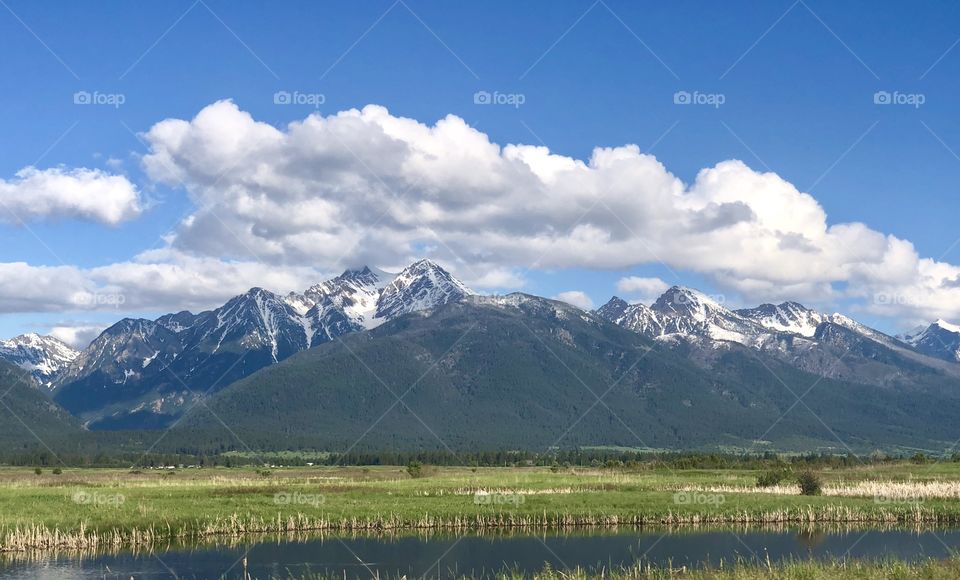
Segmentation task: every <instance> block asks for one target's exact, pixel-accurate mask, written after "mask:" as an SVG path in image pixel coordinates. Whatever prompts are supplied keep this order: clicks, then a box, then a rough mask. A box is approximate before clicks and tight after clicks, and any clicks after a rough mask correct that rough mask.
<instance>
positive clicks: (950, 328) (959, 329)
mask: <svg viewBox="0 0 960 580" xmlns="http://www.w3.org/2000/svg"><path fill="white" fill-rule="evenodd" d="M934 324H936V325H937V326H939V327H940V328H942V329H944V330H946V331H947V332H952V333H954V334H960V326H957V325H956V324H951V323H949V322H947V321H946V320H944V319H942V318H940V319H938V320H937V321H936V322H934Z"/></svg>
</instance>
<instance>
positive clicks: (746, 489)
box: [671, 481, 960, 501]
mask: <svg viewBox="0 0 960 580" xmlns="http://www.w3.org/2000/svg"><path fill="white" fill-rule="evenodd" d="M671 489H675V490H676V491H688V492H703V493H762V494H770V495H800V486H799V485H796V484H779V485H772V486H769V487H756V486H743V485H708V486H695V485H685V486H681V487H678V488H671ZM823 495H825V496H834V497H872V498H882V499H887V500H890V501H911V500H924V499H960V482H957V481H858V482H853V483H843V482H839V483H833V484H828V485H824V486H823Z"/></svg>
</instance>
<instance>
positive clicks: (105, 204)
mask: <svg viewBox="0 0 960 580" xmlns="http://www.w3.org/2000/svg"><path fill="white" fill-rule="evenodd" d="M142 211H143V203H142V201H141V199H140V193H139V191H138V190H137V187H136V186H135V185H134V184H133V183H131V182H130V181H129V180H128V179H127V178H126V177H124V176H122V175H112V174H110V173H106V172H104V171H101V170H99V169H86V168H76V169H65V168H62V167H56V168H50V169H37V168H36V167H25V168H23V169H21V170H20V171H18V172H17V173H16V175H14V177H13V179H9V180H4V179H0V219H2V220H4V221H9V222H14V223H17V222H20V221H32V220H38V219H42V218H78V219H84V220H90V221H97V222H101V223H104V224H108V225H116V224H118V223H120V222H123V221H126V220H130V219H133V218H135V217H137V216H138V215H140V213H141V212H142Z"/></svg>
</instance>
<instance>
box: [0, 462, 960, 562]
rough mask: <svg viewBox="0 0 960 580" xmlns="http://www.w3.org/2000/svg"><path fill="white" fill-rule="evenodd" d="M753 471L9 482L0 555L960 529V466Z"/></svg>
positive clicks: (49, 476) (309, 470) (317, 470)
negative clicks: (268, 535)
mask: <svg viewBox="0 0 960 580" xmlns="http://www.w3.org/2000/svg"><path fill="white" fill-rule="evenodd" d="M757 475H758V472H756V471H750V470H681V471H673V470H669V469H658V470H648V471H638V472H626V471H622V470H616V469H609V470H608V469H566V470H562V471H559V472H552V471H551V470H549V469H545V468H476V469H471V468H430V467H427V468H425V470H424V474H423V476H422V477H419V478H413V477H411V476H410V475H409V474H408V472H407V470H406V468H402V467H372V468H361V467H343V468H337V467H306V468H279V469H272V470H270V471H269V472H268V471H263V470H254V469H246V468H244V469H240V468H233V469H228V468H208V469H179V470H175V471H172V470H143V471H140V472H129V471H127V470H112V469H64V470H63V472H62V473H60V474H53V473H51V472H50V471H49V470H48V471H45V472H44V473H42V474H40V475H37V474H35V473H34V472H33V470H31V469H20V468H3V469H0V550H6V551H18V550H28V549H37V548H68V549H97V548H108V547H118V546H124V545H150V544H153V543H158V542H160V541H166V540H170V539H180V540H193V539H198V538H201V537H204V536H215V535H237V534H244V533H251V532H291V531H309V530H333V531H336V530H339V531H374V532H377V531H383V530H397V529H435V530H441V529H442V530H467V529H499V528H522V527H528V528H535V527H547V526H589V525H635V524H647V525H649V524H666V525H685V524H696V523H700V524H710V523H786V522H833V523H879V522H886V523H901V524H915V523H960V500H958V499H957V498H958V497H960V464H954V463H937V464H930V465H922V466H918V465H913V464H909V463H898V464H890V465H879V466H869V467H859V468H850V469H840V470H827V471H821V472H819V475H820V477H821V478H822V480H823V482H824V495H822V496H815V497H812V496H801V495H799V492H798V490H797V489H793V488H792V487H791V486H780V487H778V488H771V489H770V490H763V489H758V488H757V487H756V485H755V484H756V479H757Z"/></svg>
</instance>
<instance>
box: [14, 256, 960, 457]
mask: <svg viewBox="0 0 960 580" xmlns="http://www.w3.org/2000/svg"><path fill="white" fill-rule="evenodd" d="M958 351H960V328H958V327H956V326H953V325H950V324H949V323H946V322H944V321H937V322H935V323H933V324H931V325H930V326H928V327H927V328H924V329H920V330H918V331H916V332H913V333H910V334H908V335H905V336H901V337H891V336H888V335H886V334H883V333H881V332H879V331H876V330H873V329H870V328H868V327H866V326H864V325H862V324H860V323H858V322H856V321H854V320H853V319H851V318H848V317H846V316H843V315H840V314H823V313H820V312H817V311H815V310H813V309H810V308H807V307H805V306H803V305H801V304H799V303H796V302H784V303H782V304H778V305H774V304H763V305H760V306H758V307H756V308H749V309H739V310H733V309H729V308H726V307H725V306H724V305H723V304H722V303H721V301H718V300H716V299H714V298H711V297H709V296H707V295H705V294H703V293H701V292H698V291H696V290H693V289H690V288H685V287H679V286H675V287H672V288H670V289H669V290H667V291H666V292H665V293H664V294H663V295H661V296H660V297H659V298H658V299H657V300H656V301H655V302H654V303H653V304H651V305H649V306H648V305H644V304H630V303H628V302H626V301H624V300H622V299H620V298H617V297H614V298H612V299H611V300H610V301H609V302H607V303H606V304H605V305H603V306H602V307H600V308H598V309H597V310H595V311H592V312H587V311H584V310H580V309H578V308H576V307H574V306H571V305H568V304H565V303H562V302H557V301H553V300H548V299H545V298H540V297H536V296H531V295H527V294H511V295H508V296H480V295H477V294H475V293H474V292H472V291H471V290H470V289H469V288H468V287H467V286H466V285H464V284H463V283H462V282H461V281H459V280H457V279H456V278H455V277H454V276H452V275H451V274H450V273H449V272H447V271H446V270H444V269H443V268H442V267H440V266H439V265H437V264H436V263H434V262H431V261H429V260H421V261H418V262H416V263H414V264H412V265H410V266H408V267H407V268H405V269H404V270H403V271H401V272H400V273H398V274H389V273H387V272H383V271H381V270H377V269H373V268H369V267H361V268H357V269H349V270H347V271H345V272H344V273H343V274H341V275H340V276H337V277H336V278H333V279H331V280H327V281H325V282H322V283H320V284H317V285H315V286H313V287H311V288H308V289H307V290H305V291H304V292H302V293H290V294H288V295H285V296H281V295H278V294H275V293H272V292H270V291H267V290H264V289H262V288H253V289H251V290H250V291H248V292H247V293H245V294H243V295H240V296H236V297H234V298H232V299H231V300H229V301H228V302H227V303H226V304H224V305H223V306H221V307H219V308H216V309H214V310H210V311H206V312H201V313H198V314H193V313H191V312H186V311H184V312H179V313H172V314H168V315H164V316H161V317H160V318H157V319H156V320H147V319H124V320H121V321H120V322H118V323H116V324H114V325H113V326H111V327H110V328H108V329H106V330H105V331H104V332H103V333H102V334H101V335H100V336H98V337H97V338H96V339H95V340H94V341H93V342H92V343H91V344H90V345H89V346H88V347H86V348H85V349H83V350H82V351H80V352H76V351H73V350H71V349H70V348H69V347H67V346H66V345H64V344H63V343H61V342H59V341H57V340H56V339H52V338H49V337H40V336H36V335H26V336H24V337H18V338H16V339H13V340H11V341H6V342H3V343H0V359H5V360H7V361H9V362H10V363H13V364H14V365H16V366H19V367H20V369H23V370H24V371H27V372H29V373H30V374H31V375H32V377H33V379H32V380H33V381H34V382H35V384H36V385H38V387H40V388H39V390H40V391H41V392H42V393H43V394H44V396H49V397H52V399H53V401H55V403H56V405H59V406H62V408H64V409H66V410H67V411H69V413H70V414H71V415H73V416H74V417H76V419H75V420H76V421H79V423H80V424H82V425H83V428H84V429H88V430H108V431H116V430H131V429H136V430H142V429H158V428H164V427H167V426H171V425H175V428H174V429H173V431H172V432H171V437H170V441H171V444H172V443H174V442H179V443H178V444H179V445H180V446H181V447H180V448H183V446H190V445H196V446H199V447H203V446H205V445H209V446H211V448H219V449H222V448H224V446H229V445H231V444H234V445H235V444H237V441H236V440H235V439H236V437H235V434H232V433H231V432H230V431H232V430H227V432H224V431H218V429H217V428H216V427H217V426H218V425H221V424H222V423H223V422H226V423H227V424H229V425H231V426H232V427H233V428H234V429H238V430H241V431H242V432H243V433H245V436H244V438H245V441H244V446H246V445H247V444H254V443H251V441H255V442H256V443H255V445H259V446H261V447H263V448H274V447H277V446H278V445H281V446H282V445H288V446H289V445H299V446H301V447H314V448H323V449H336V448H341V447H347V446H350V445H351V444H355V445H356V444H360V443H359V442H355V441H357V440H358V439H360V440H362V445H369V446H379V447H381V448H382V447H414V446H416V447H421V446H440V447H443V446H457V447H469V446H471V445H472V446H474V447H476V446H486V447H487V448H490V447H503V446H506V447H514V448H516V447H529V446H533V447H538V446H547V447H550V446H553V445H562V444H577V445H623V446H634V447H636V446H653V447H692V446H710V445H719V444H723V445H726V446H730V447H740V448H743V447H750V446H754V445H757V444H759V445H761V446H766V445H773V446H776V447H780V448H783V447H795V448H810V447H811V446H813V447H818V448H831V449H834V450H841V451H842V450H843V448H844V447H846V446H848V445H853V446H857V447H858V448H869V447H871V446H880V445H887V446H890V445H899V446H914V447H919V448H925V449H936V448H938V446H942V447H944V448H945V447H946V446H947V445H949V444H950V443H952V441H953V440H954V439H956V438H957V437H960V432H958V429H956V428H953V427H951V425H952V424H953V423H952V417H955V416H956V412H957V411H960V362H958V360H960V357H958ZM411 385H413V386H414V387H415V388H411ZM610 385H614V386H616V387H617V388H614V387H611V386H610ZM608 389H609V391H608ZM405 392H409V394H408V395H407V396H408V397H409V398H406V397H407V396H404V397H400V394H401V393H405ZM607 392H608V393H609V394H606V395H605V396H604V397H603V398H600V399H599V400H598V397H599V395H600V394H601V393H607ZM607 397H609V398H607ZM801 397H802V401H801V402H802V405H801V408H799V409H794V407H797V406H798V405H799V403H798V402H797V399H798V398H801ZM201 399H202V400H203V401H204V405H197V404H196V403H198V402H199V401H200V400H201ZM398 399H399V400H398ZM802 407H807V409H803V408H802ZM788 410H792V411H793V412H788ZM810 411H813V412H812V413H811V412H810ZM211 412H212V413H214V415H215V416H216V417H217V418H218V419H220V420H219V421H211V417H210V415H209V413H211ZM951 413H953V414H952V415H951ZM381 414H382V416H381ZM828 418H831V419H829V420H828ZM71 420H74V419H71ZM371 423H373V424H374V427H370V428H369V431H365V430H366V429H368V427H369V425H370V424H371ZM771 425H773V426H774V428H772V429H771V428H770V426H771ZM826 425H830V428H825V427H826ZM568 428H569V429H568ZM767 431H769V432H767Z"/></svg>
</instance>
